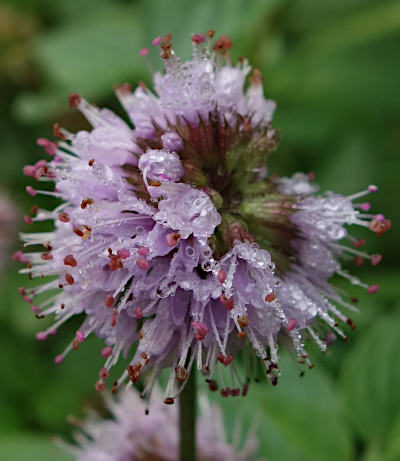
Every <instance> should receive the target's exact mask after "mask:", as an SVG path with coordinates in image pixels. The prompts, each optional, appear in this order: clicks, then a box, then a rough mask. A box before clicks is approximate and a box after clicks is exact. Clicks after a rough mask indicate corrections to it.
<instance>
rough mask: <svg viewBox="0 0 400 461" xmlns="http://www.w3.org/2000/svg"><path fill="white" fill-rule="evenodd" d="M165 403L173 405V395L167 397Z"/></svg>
mask: <svg viewBox="0 0 400 461" xmlns="http://www.w3.org/2000/svg"><path fill="white" fill-rule="evenodd" d="M164 403H165V404H166V405H173V404H174V403H175V400H174V399H173V398H172V397H167V398H166V399H165V400H164Z"/></svg>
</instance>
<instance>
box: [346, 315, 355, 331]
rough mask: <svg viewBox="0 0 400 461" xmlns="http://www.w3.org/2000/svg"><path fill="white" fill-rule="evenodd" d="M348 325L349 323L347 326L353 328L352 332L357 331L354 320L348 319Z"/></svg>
mask: <svg viewBox="0 0 400 461" xmlns="http://www.w3.org/2000/svg"><path fill="white" fill-rule="evenodd" d="M346 323H347V325H349V326H350V328H351V329H352V330H355V329H356V324H355V323H354V322H353V320H352V319H350V318H348V319H347V320H346Z"/></svg>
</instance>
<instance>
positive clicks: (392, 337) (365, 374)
mask: <svg viewBox="0 0 400 461" xmlns="http://www.w3.org/2000/svg"><path fill="white" fill-rule="evenodd" d="M399 328H400V315H398V313H396V314H392V315H389V316H386V317H383V318H382V317H381V318H379V316H377V319H376V320H375V324H374V325H373V326H372V328H370V329H369V330H365V331H364V332H363V334H362V335H361V337H360V339H359V341H358V343H357V344H356V346H355V348H354V349H353V350H352V351H351V352H350V354H349V356H348V357H347V359H346V360H345V363H344V366H343V371H342V379H341V387H342V391H343V396H344V399H345V403H346V410H347V417H348V419H349V421H350V422H351V424H352V425H353V427H354V429H355V430H356V431H357V433H358V434H359V436H360V437H362V438H363V439H364V440H365V441H366V442H370V441H371V440H375V441H376V443H382V441H383V440H384V439H385V437H386V435H387V433H388V431H389V429H390V427H391V426H392V425H393V423H394V422H395V420H396V417H397V415H398V414H399V411H400V394H399V392H398V383H399V380H400V363H399V360H398V351H399V347H400V335H399Z"/></svg>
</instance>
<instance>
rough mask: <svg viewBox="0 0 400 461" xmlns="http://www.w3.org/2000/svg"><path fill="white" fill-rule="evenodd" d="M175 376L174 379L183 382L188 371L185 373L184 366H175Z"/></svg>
mask: <svg viewBox="0 0 400 461" xmlns="http://www.w3.org/2000/svg"><path fill="white" fill-rule="evenodd" d="M175 376H176V379H177V380H178V381H179V382H180V383H183V382H185V381H186V380H187V378H188V373H187V371H186V370H185V368H184V367H176V368H175Z"/></svg>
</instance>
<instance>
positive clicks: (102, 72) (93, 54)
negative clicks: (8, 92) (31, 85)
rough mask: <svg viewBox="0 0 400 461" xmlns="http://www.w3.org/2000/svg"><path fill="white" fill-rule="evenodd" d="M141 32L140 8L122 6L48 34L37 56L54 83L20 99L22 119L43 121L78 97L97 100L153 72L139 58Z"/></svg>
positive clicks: (37, 47) (37, 45)
mask: <svg viewBox="0 0 400 461" xmlns="http://www.w3.org/2000/svg"><path fill="white" fill-rule="evenodd" d="M84 11H86V10H84ZM141 31H142V29H141V23H140V21H139V18H138V16H137V14H136V7H135V5H118V6H108V7H107V8H105V7H104V6H103V7H99V8H93V9H92V11H91V14H87V11H86V14H83V15H82V16H81V15H76V17H75V18H74V20H73V21H69V22H66V23H65V24H64V25H62V26H60V27H58V28H56V29H53V30H49V31H48V32H46V33H43V34H42V35H41V36H40V38H39V40H37V41H36V42H35V43H34V54H35V56H36V59H37V62H38V65H39V66H40V68H41V69H42V72H43V74H44V77H45V79H46V81H47V82H48V83H47V85H46V86H45V88H44V90H43V91H42V92H40V93H34V94H33V93H32V94H29V93H25V94H23V95H22V96H20V97H19V98H17V100H16V104H15V106H14V110H15V112H16V114H17V116H18V117H19V118H20V119H23V120H25V121H33V120H35V121H38V120H43V119H46V118H47V117H49V116H50V115H52V114H54V112H57V109H58V110H59V109H60V107H61V108H62V107H65V108H67V97H68V95H69V94H70V93H72V92H79V93H80V94H82V95H83V96H85V97H86V98H87V99H89V100H93V99H97V98H101V97H103V96H104V94H111V93H112V86H113V85H114V84H115V83H123V82H124V81H126V80H132V79H133V80H136V79H137V78H138V77H139V76H140V74H142V75H143V74H144V73H145V72H146V70H147V69H146V66H145V64H144V62H143V61H140V62H139V57H138V49H140V48H142V46H143V40H142V38H141V33H142V32H141Z"/></svg>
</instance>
